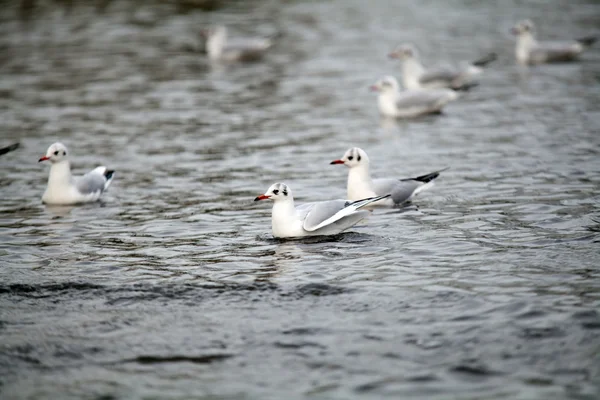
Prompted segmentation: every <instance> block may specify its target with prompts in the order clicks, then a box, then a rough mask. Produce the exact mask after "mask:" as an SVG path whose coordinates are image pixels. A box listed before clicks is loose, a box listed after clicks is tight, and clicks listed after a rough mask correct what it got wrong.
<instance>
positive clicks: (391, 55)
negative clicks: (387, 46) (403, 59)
mask: <svg viewBox="0 0 600 400" xmlns="http://www.w3.org/2000/svg"><path fill="white" fill-rule="evenodd" d="M388 57H389V58H398V53H396V52H395V51H393V52H391V53H390V54H388Z"/></svg>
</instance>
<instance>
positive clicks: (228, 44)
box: [201, 25, 273, 62]
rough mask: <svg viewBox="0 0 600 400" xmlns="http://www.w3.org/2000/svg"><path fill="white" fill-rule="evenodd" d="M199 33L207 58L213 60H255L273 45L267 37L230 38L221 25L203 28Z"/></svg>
mask: <svg viewBox="0 0 600 400" xmlns="http://www.w3.org/2000/svg"><path fill="white" fill-rule="evenodd" d="M201 34H202V37H203V38H204V39H205V40H206V44H205V48H206V53H207V54H208V58H210V59H211V60H213V61H225V62H236V61H256V60H259V59H260V58H262V57H263V55H264V54H265V52H266V51H267V50H268V49H269V48H270V47H271V46H272V45H273V42H272V41H271V39H268V38H244V39H242V38H236V39H230V38H229V37H228V35H227V28H226V27H225V26H223V25H218V26H214V27H210V28H208V29H203V30H202V31H201Z"/></svg>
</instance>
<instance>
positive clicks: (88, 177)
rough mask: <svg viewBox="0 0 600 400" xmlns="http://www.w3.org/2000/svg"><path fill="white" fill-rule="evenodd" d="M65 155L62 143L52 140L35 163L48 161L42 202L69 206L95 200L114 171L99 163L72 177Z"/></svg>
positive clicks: (108, 182)
mask: <svg viewBox="0 0 600 400" xmlns="http://www.w3.org/2000/svg"><path fill="white" fill-rule="evenodd" d="M67 155H68V151H67V147H66V146H65V145H64V144H62V143H54V144H53V145H51V146H50V147H48V151H47V152H46V155H45V156H43V157H41V158H40V159H39V162H42V161H50V163H51V167H50V176H49V177H48V187H47V188H46V191H45V192H44V195H43V196H42V202H44V203H45V204H54V205H71V204H78V203H88V202H92V201H96V200H98V199H99V198H100V195H101V194H102V193H103V192H104V191H105V190H106V189H108V186H109V185H110V183H111V182H112V179H113V175H114V171H112V170H108V169H107V168H106V167H104V166H101V167H97V168H95V169H94V170H92V171H90V172H88V173H87V174H85V175H83V176H81V177H77V178H74V177H73V176H72V175H71V165H70V164H69V159H68V158H67Z"/></svg>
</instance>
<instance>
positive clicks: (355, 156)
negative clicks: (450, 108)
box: [330, 147, 448, 208]
mask: <svg viewBox="0 0 600 400" xmlns="http://www.w3.org/2000/svg"><path fill="white" fill-rule="evenodd" d="M330 164H344V165H345V166H347V167H348V168H349V170H348V185H347V190H348V198H349V199H350V200H356V199H359V198H365V197H375V196H382V195H386V194H390V195H391V197H390V198H387V199H384V200H381V201H378V202H376V203H372V204H370V205H369V208H371V207H393V206H397V205H401V204H402V203H406V202H407V201H410V200H411V199H412V198H413V197H414V196H415V195H416V194H418V193H420V192H422V191H423V190H426V189H429V188H430V187H431V186H433V181H434V179H435V178H437V177H438V176H439V175H440V173H441V172H443V171H445V170H447V169H448V168H444V169H441V170H439V171H435V172H431V173H429V174H425V175H421V176H418V177H416V178H405V179H393V178H389V179H385V178H384V179H371V175H370V173H369V156H367V153H366V152H365V151H364V150H363V149H360V148H358V147H353V148H351V149H348V151H346V153H345V154H344V156H343V157H342V158H340V159H339V160H334V161H332V162H331V163H330Z"/></svg>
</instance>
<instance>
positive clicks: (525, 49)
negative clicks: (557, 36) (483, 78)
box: [511, 19, 597, 64]
mask: <svg viewBox="0 0 600 400" xmlns="http://www.w3.org/2000/svg"><path fill="white" fill-rule="evenodd" d="M511 33H512V34H513V35H515V36H516V37H517V44H516V47H515V56H516V58H517V61H518V62H519V63H521V64H543V63H552V62H565V61H573V60H575V59H576V58H577V57H578V56H579V55H580V54H581V53H582V52H583V51H584V50H585V49H586V48H588V47H589V46H591V45H592V44H594V42H595V41H596V39H597V38H596V37H592V36H590V37H584V38H581V39H575V40H571V41H564V42H538V41H537V40H536V38H535V26H534V24H533V22H531V21H530V20H528V19H526V20H523V21H520V22H519V23H517V24H516V25H515V26H514V27H513V28H512V29H511Z"/></svg>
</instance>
